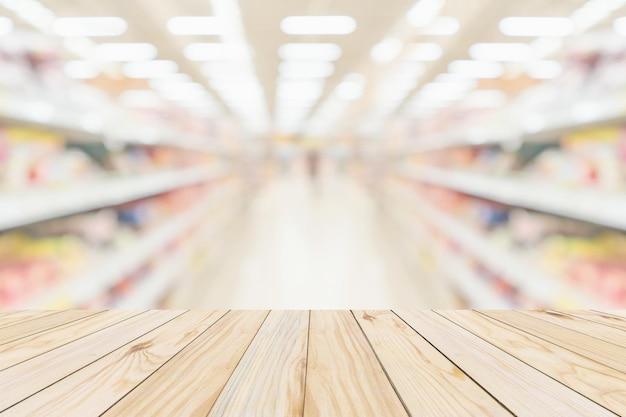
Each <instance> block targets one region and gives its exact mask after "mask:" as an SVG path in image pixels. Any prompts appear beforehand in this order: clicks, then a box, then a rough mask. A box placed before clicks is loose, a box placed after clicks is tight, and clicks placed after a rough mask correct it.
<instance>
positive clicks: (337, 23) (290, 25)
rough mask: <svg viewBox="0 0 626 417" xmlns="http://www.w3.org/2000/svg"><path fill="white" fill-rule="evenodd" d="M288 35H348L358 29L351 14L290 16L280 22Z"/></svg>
mask: <svg viewBox="0 0 626 417" xmlns="http://www.w3.org/2000/svg"><path fill="white" fill-rule="evenodd" d="M280 28H281V29H282V31H283V32H285V33H286V34H288V35H347V34H349V33H352V32H354V30H355V29H356V21H355V20H354V19H353V18H352V17H350V16H290V17H286V18H284V19H283V20H282V21H281V22H280Z"/></svg>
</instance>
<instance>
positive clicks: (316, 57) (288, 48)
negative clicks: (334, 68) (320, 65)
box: [278, 43, 341, 61]
mask: <svg viewBox="0 0 626 417" xmlns="http://www.w3.org/2000/svg"><path fill="white" fill-rule="evenodd" d="M278 55H279V56H280V58H281V59H284V60H285V61H336V60H338V59H339V58H341V47H340V46H339V45H337V44H334V43H286V44H283V45H281V46H280V48H279V49H278Z"/></svg>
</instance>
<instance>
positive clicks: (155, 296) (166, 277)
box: [112, 195, 238, 310]
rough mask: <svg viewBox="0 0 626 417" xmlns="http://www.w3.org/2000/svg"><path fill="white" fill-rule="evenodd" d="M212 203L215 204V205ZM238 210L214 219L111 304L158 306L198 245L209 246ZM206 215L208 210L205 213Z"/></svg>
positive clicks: (137, 307) (128, 307) (117, 306)
mask: <svg viewBox="0 0 626 417" xmlns="http://www.w3.org/2000/svg"><path fill="white" fill-rule="evenodd" d="M232 198H236V197H233V196H228V195H227V196H225V197H221V200H220V201H219V202H218V203H216V204H220V205H221V204H224V203H225V201H228V202H230V201H232V200H231V199H232ZM216 204H213V205H216ZM237 214H238V213H237V212H232V211H231V212H229V213H227V215H221V216H219V217H218V218H217V219H211V220H210V221H209V222H208V224H207V225H206V226H204V227H203V228H202V229H201V230H200V231H199V232H198V233H197V234H196V235H195V236H194V238H193V239H192V240H191V241H190V242H188V243H187V244H186V245H185V246H184V247H183V248H181V249H179V250H178V251H177V253H176V254H175V255H174V256H172V257H171V258H169V259H166V260H163V261H162V262H161V264H160V265H159V266H158V267H157V269H156V270H155V271H154V272H153V273H151V274H150V275H149V276H148V277H146V278H145V279H144V280H143V281H142V282H141V283H140V284H139V285H138V286H137V287H136V288H135V289H134V290H133V292H132V294H131V295H129V296H127V297H126V298H124V299H123V300H122V301H120V302H119V303H117V304H115V305H113V306H112V308H115V309H121V310H129V309H144V308H145V309H151V308H155V307H157V305H158V303H159V300H161V299H163V297H164V296H165V295H166V294H167V293H168V291H169V290H170V289H171V288H172V287H173V286H174V285H175V284H176V281H177V278H178V277H180V276H181V275H184V274H185V273H186V271H188V270H189V265H190V263H191V257H193V255H194V254H195V253H196V251H197V250H198V249H199V248H202V247H204V246H206V244H207V241H208V240H210V239H212V238H215V236H216V234H217V233H219V231H220V230H222V229H223V228H224V227H226V225H227V224H229V223H230V222H231V221H232V220H233V219H234V218H235V217H236V216H237ZM204 215H205V216H206V212H205V213H204Z"/></svg>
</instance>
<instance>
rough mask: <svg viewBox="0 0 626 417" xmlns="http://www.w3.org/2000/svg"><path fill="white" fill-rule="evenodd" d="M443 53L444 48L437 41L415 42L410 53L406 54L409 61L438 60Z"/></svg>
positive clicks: (410, 48) (410, 47)
mask: <svg viewBox="0 0 626 417" xmlns="http://www.w3.org/2000/svg"><path fill="white" fill-rule="evenodd" d="M441 55H443V49H442V48H441V46H439V45H438V44H436V43H431V42H423V43H414V44H412V45H410V46H409V53H408V54H406V55H405V56H404V59H406V60H407V61H436V60H438V59H439V58H441Z"/></svg>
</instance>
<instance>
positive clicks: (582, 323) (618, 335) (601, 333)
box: [521, 310, 626, 346]
mask: <svg viewBox="0 0 626 417" xmlns="http://www.w3.org/2000/svg"><path fill="white" fill-rule="evenodd" d="M521 313H523V314H526V315H528V316H532V317H535V318H538V319H540V320H544V321H548V322H550V323H552V324H556V325H557V326H562V327H565V328H566V329H570V330H574V331H576V332H580V333H584V334H586V335H588V336H593V337H595V338H596V339H600V340H604V341H605V342H608V343H613V344H615V345H618V346H626V333H625V332H623V331H621V330H617V329H613V328H611V327H608V328H607V327H605V326H601V325H599V324H597V323H595V322H592V321H588V320H585V319H581V318H577V317H574V316H570V315H567V314H564V313H561V312H559V311H549V310H548V311H522V312H521Z"/></svg>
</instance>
